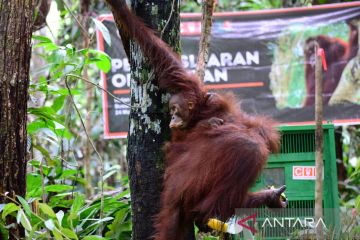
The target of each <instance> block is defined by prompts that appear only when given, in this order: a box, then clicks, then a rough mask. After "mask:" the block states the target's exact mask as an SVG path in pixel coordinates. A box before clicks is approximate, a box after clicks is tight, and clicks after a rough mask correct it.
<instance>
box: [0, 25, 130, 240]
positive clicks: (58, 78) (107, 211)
mask: <svg viewBox="0 0 360 240" xmlns="http://www.w3.org/2000/svg"><path fill="white" fill-rule="evenodd" d="M98 25H99V23H97V26H98ZM102 31H105V30H104V29H102ZM33 39H34V41H35V44H34V48H35V49H41V50H42V52H43V53H42V54H41V55H40V56H41V58H42V59H43V61H45V62H46V65H45V66H44V67H43V68H42V69H41V70H40V71H39V72H36V73H35V74H34V76H35V77H34V79H35V80H34V79H33V81H32V82H31V84H30V86H29V93H30V99H31V103H30V106H29V108H28V115H29V121H28V125H27V130H28V135H29V139H31V141H30V146H29V147H30V150H31V153H32V154H31V155H32V158H33V159H31V160H30V161H29V162H28V164H29V167H30V169H31V171H30V172H29V173H28V174H27V186H26V189H27V192H26V197H25V199H24V198H22V197H20V196H17V199H12V201H11V202H10V203H7V204H1V205H0V239H8V238H9V230H11V229H12V228H16V227H17V226H22V227H23V228H24V229H25V234H26V238H27V239H90V240H91V239H109V238H108V237H104V236H110V237H111V239H115V238H113V236H119V239H130V235H131V215H130V200H129V191H128V190H127V189H128V180H127V178H124V179H123V180H122V181H121V182H120V184H119V186H118V188H120V189H121V191H112V192H111V193H109V194H107V193H106V192H105V194H104V196H103V204H101V198H102V195H101V194H96V195H94V196H91V197H90V198H88V199H86V197H85V194H84V193H82V192H83V189H84V186H85V183H86V181H85V179H84V172H83V167H82V165H81V164H79V163H78V161H77V160H78V159H77V158H78V155H77V153H76V147H74V146H73V145H74V143H75V142H76V139H77V138H78V134H77V133H76V131H74V129H73V128H72V125H73V126H76V127H75V128H77V129H81V125H80V121H79V118H78V116H77V115H75V116H74V115H71V114H69V113H71V110H72V109H73V106H71V104H72V102H71V101H69V96H70V94H71V95H72V96H73V98H74V99H75V101H79V102H80V104H81V106H84V105H82V102H81V98H80V97H81V94H83V93H84V88H85V86H86V84H85V83H84V82H83V81H82V76H81V74H82V71H83V70H84V68H86V67H88V68H89V69H92V70H95V69H96V70H102V71H105V72H106V71H109V70H110V68H111V60H110V58H109V56H108V55H107V54H105V53H103V52H100V51H97V50H95V49H81V50H77V49H76V48H75V47H74V46H73V45H70V44H67V45H66V46H61V45H58V44H56V43H55V42H54V41H52V40H51V39H50V38H48V37H45V36H34V37H33ZM68 86H69V87H70V89H69V88H68ZM41 101H42V103H40V102H41ZM80 109H81V108H80ZM98 114H100V112H99V113H98ZM77 131H78V130H77ZM96 136H97V137H99V134H98V135H96ZM110 145H111V142H110ZM118 148H120V146H118ZM118 172H119V166H118V165H113V166H107V167H106V169H105V175H104V178H103V180H102V181H105V180H107V179H111V178H112V177H113V176H114V175H116V174H118ZM90 184H91V183H90ZM105 187H107V186H106V185H105ZM105 190H106V189H105ZM98 192H99V189H98ZM9 217H12V218H14V219H16V223H17V225H7V224H6V221H5V219H7V218H9Z"/></svg>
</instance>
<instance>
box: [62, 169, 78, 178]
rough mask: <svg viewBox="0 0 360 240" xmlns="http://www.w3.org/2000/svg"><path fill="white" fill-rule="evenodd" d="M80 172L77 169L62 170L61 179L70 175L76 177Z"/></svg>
mask: <svg viewBox="0 0 360 240" xmlns="http://www.w3.org/2000/svg"><path fill="white" fill-rule="evenodd" d="M77 174H78V170H75V169H66V170H64V171H63V172H62V174H61V175H60V177H59V179H64V178H65V179H66V178H69V177H75V176H76V175H77Z"/></svg>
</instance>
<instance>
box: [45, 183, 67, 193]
mask: <svg viewBox="0 0 360 240" xmlns="http://www.w3.org/2000/svg"><path fill="white" fill-rule="evenodd" d="M72 189H73V187H72V186H69V185H63V184H54V185H48V186H45V191H47V192H65V191H70V190H72Z"/></svg>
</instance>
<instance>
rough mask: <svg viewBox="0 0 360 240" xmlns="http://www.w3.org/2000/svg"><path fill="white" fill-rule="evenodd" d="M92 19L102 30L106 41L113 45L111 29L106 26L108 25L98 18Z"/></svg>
mask: <svg viewBox="0 0 360 240" xmlns="http://www.w3.org/2000/svg"><path fill="white" fill-rule="evenodd" d="M91 20H92V21H93V22H94V23H95V26H96V28H97V29H98V30H99V31H100V32H101V34H102V36H103V37H104V40H105V42H106V43H107V44H108V45H109V46H111V37H110V33H109V30H108V29H107V28H106V26H105V25H104V24H103V23H102V22H100V21H99V20H97V19H96V18H91Z"/></svg>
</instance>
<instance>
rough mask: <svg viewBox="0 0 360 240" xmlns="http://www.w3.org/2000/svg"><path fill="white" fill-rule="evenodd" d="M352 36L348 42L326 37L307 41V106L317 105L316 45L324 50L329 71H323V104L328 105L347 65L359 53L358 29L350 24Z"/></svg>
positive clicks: (305, 51) (305, 49)
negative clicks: (315, 43) (313, 59)
mask: <svg viewBox="0 0 360 240" xmlns="http://www.w3.org/2000/svg"><path fill="white" fill-rule="evenodd" d="M349 27H350V34H349V40H348V42H345V41H343V40H341V39H339V38H331V37H328V36H325V35H319V36H317V37H311V38H309V39H307V40H306V43H305V48H304V53H305V80H306V91H307V96H306V100H305V104H304V105H305V106H313V105H314V103H315V65H314V61H312V58H313V54H314V49H313V48H314V44H313V42H314V41H316V42H317V43H318V44H319V47H320V48H323V49H324V52H325V56H326V62H327V67H328V69H327V71H323V102H324V104H328V102H329V100H330V98H331V95H332V94H333V92H334V91H335V89H336V87H337V85H338V83H339V81H340V77H341V74H342V71H343V70H344V68H345V66H346V64H347V63H348V61H350V60H351V59H352V58H353V57H354V56H355V55H356V53H357V49H358V48H359V46H358V32H357V28H356V27H355V26H353V25H352V24H351V23H349Z"/></svg>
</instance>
